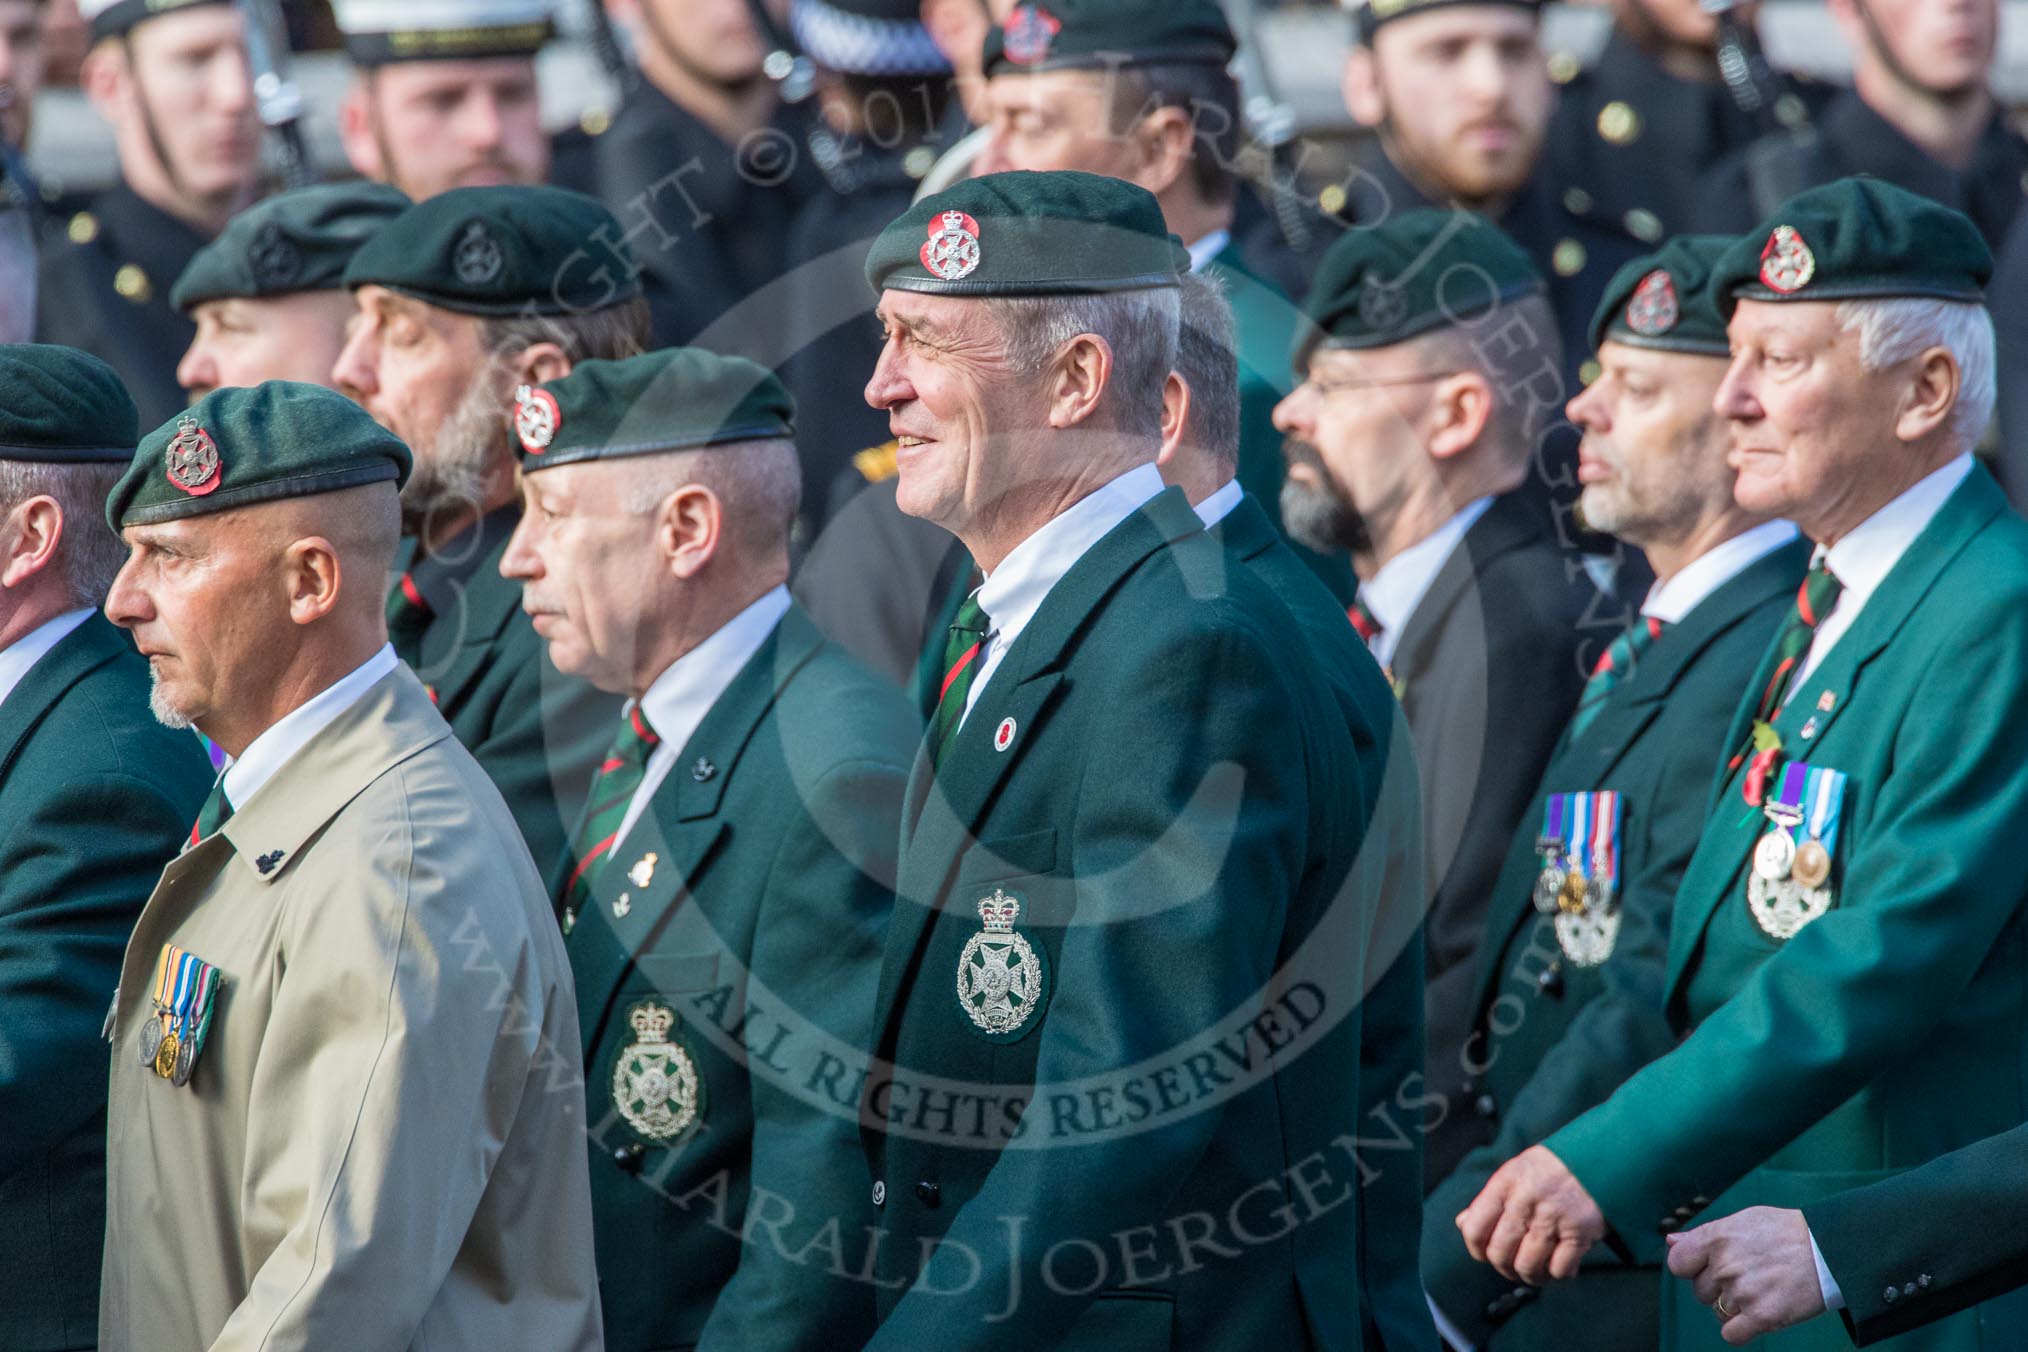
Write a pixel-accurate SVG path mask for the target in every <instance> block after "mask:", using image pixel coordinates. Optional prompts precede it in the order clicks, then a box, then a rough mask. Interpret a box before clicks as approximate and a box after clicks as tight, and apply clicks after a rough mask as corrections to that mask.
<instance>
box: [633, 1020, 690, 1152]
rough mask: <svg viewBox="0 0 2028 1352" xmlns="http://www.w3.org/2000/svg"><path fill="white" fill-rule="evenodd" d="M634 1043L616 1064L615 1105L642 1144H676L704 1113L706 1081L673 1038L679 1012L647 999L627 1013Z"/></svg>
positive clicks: (685, 1049)
mask: <svg viewBox="0 0 2028 1352" xmlns="http://www.w3.org/2000/svg"><path fill="white" fill-rule="evenodd" d="M627 1022H628V1024H630V1025H631V1026H632V1027H633V1030H634V1041H633V1042H631V1043H629V1044H628V1045H627V1046H625V1047H622V1048H621V1049H620V1054H619V1058H618V1060H617V1061H615V1062H614V1064H613V1085H612V1095H613V1107H614V1108H615V1109H616V1110H617V1111H618V1112H619V1114H620V1118H621V1120H622V1121H624V1122H625V1123H626V1124H627V1125H628V1126H629V1127H632V1128H633V1129H634V1131H635V1132H637V1133H638V1134H639V1135H640V1136H641V1137H642V1138H643V1139H644V1140H647V1141H651V1142H653V1143H655V1144H656V1145H662V1144H665V1143H667V1142H669V1141H673V1140H675V1139H676V1138H677V1137H678V1136H681V1135H682V1134H683V1133H684V1132H685V1131H687V1130H689V1129H690V1127H691V1126H692V1124H694V1123H695V1122H697V1121H698V1119H699V1118H700V1117H701V1116H702V1115H703V1112H704V1082H703V1080H702V1079H701V1078H700V1077H699V1075H698V1073H697V1062H696V1061H695V1060H694V1059H692V1057H691V1055H690V1052H689V1050H688V1049H687V1048H685V1047H684V1045H683V1044H682V1043H681V1042H678V1041H677V1040H676V1039H675V1037H674V1032H675V1027H676V1011H675V1010H673V1009H671V1008H669V1006H667V1005H665V1004H663V1003H661V1002H660V1001H657V1000H644V1001H642V1002H641V1003H640V1004H638V1005H635V1006H634V1007H633V1009H632V1010H630V1011H628V1014H627Z"/></svg>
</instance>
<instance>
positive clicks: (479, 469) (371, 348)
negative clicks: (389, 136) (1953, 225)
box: [331, 187, 647, 868]
mask: <svg viewBox="0 0 2028 1352" xmlns="http://www.w3.org/2000/svg"><path fill="white" fill-rule="evenodd" d="M345 285H346V286H347V287H348V288H349V289H350V290H351V291H352V293H353V296H354V299H355V302H356V304H357V306H358V312H357V314H355V315H354V316H353V319H352V323H351V330H350V333H349V335H348V337H347V339H346V342H345V346H344V348H343V350H342V351H340V352H339V354H338V361H337V364H336V365H335V366H334V367H333V368H332V371H331V379H332V381H333V383H335V384H336V385H337V386H338V388H339V389H341V390H343V391H344V392H345V393H347V394H349V395H351V396H352V397H353V398H354V399H355V400H357V401H358V402H359V403H360V404H361V405H362V406H364V407H365V409H366V411H367V412H369V413H371V414H372V415H373V416H374V417H375V418H376V419H378V420H379V421H380V423H381V425H382V426H384V427H386V428H387V429H388V430H390V431H392V432H394V433H395V434H396V435H397V436H399V437H401V438H402V439H403V440H404V441H405V442H407V443H408V444H409V445H410V447H412V448H413V450H414V452H415V460H416V467H415V473H414V476H413V477H412V478H410V480H409V481H408V486H407V487H406V488H404V489H403V490H402V530H403V533H404V534H406V535H408V536H409V537H411V539H412V540H413V541H414V544H413V547H412V551H411V552H410V553H409V555H408V557H407V559H406V560H405V562H404V563H403V571H402V572H401V575H400V576H399V577H398V578H397V579H396V581H395V584H394V586H393V588H392V589H391V590H390V591H389V593H388V598H387V614H388V628H389V637H390V638H391V639H392V641H393V643H394V650H395V653H396V655H397V656H399V657H400V658H401V659H402V660H403V661H405V662H407V663H408V664H409V665H410V666H411V667H413V668H414V669H415V671H416V673H417V675H419V676H421V677H422V680H423V682H424V684H425V686H426V687H427V688H428V689H429V691H430V695H431V698H433V699H434V700H436V702H437V707H438V709H439V710H440V711H441V712H442V714H443V716H444V717H445V718H446V719H447V720H449V722H450V725H451V730H452V731H454V732H456V733H457V734H458V738H459V740H460V741H462V742H463V743H464V744H465V745H466V746H467V747H468V748H470V750H471V752H472V755H473V756H474V758H476V759H477V760H478V762H479V764H480V766H481V767H483V768H484V769H485V770H486V772H487V773H488V774H489V775H491V776H492V777H493V782H494V783H495V784H497V785H498V786H499V788H500V792H501V794H502V796H503V797H505V798H506V800H507V806H508V808H509V809H510V810H511V811H512V812H513V813H514V819H515V821H516V822H518V823H519V824H520V826H521V830H522V835H523V837H524V838H525V839H526V840H527V841H528V848H529V851H530V852H531V853H532V854H533V855H534V856H535V857H536V858H537V859H538V860H540V861H542V864H543V866H544V867H545V868H546V867H547V866H548V865H549V863H550V862H551V861H552V860H554V859H556V858H557V856H558V855H559V854H560V852H561V851H562V849H563V845H564V841H565V839H566V830H567V828H568V826H569V824H570V821H571V818H572V815H573V814H575V812H576V811H577V808H578V805H579V804H581V803H583V802H584V797H585V793H586V790H587V788H588V786H589V784H590V777H591V772H592V770H593V768H594V767H595V766H596V765H597V763H598V755H599V752H600V751H601V750H603V749H604V747H605V744H606V739H607V738H608V737H609V736H610V735H611V728H612V717H613V712H614V709H615V708H616V707H617V705H616V702H615V701H613V700H611V699H610V698H608V697H607V696H605V695H602V694H600V693H599V692H597V691H596V690H594V689H592V687H590V686H588V685H586V684H585V683H584V682H582V681H579V680H575V679H573V678H570V677H567V676H564V675H562V674H560V673H559V672H558V671H557V670H556V669H555V668H554V667H553V666H551V665H550V664H549V660H548V658H547V657H545V656H544V655H543V652H542V643H541V640H540V639H538V638H537V637H536V634H535V630H534V629H533V628H531V627H530V625H529V623H528V617H527V616H526V615H524V614H522V613H521V588H520V587H519V586H518V585H517V584H516V583H514V582H511V581H509V580H508V579H506V578H503V577H502V576H500V555H501V554H502V553H503V552H504V551H505V550H506V548H507V539H508V537H509V536H510V535H512V534H513V532H514V525H515V523H516V522H517V521H518V520H519V519H520V515H521V500H520V488H519V485H518V484H517V482H516V479H515V461H514V433H513V430H512V426H511V411H512V409H513V407H514V392H515V390H516V389H517V388H518V387H520V386H522V385H530V384H534V383H535V382H537V381H541V380H546V379H551V378H554V377H556V376H561V375H565V374H568V373H569V371H570V368H571V367H572V366H573V365H575V364H576V363H578V362H580V361H583V360H585V359H586V358H589V357H605V358H617V357H625V356H630V355H632V354H634V353H636V352H638V351H640V348H641V344H642V343H643V341H645V339H646V336H647V306H646V305H645V303H644V302H643V301H642V300H641V293H640V287H639V286H638V285H637V284H636V283H635V282H634V280H633V265H632V263H631V261H630V259H629V257H628V255H627V252H626V245H625V244H624V243H623V242H622V241H621V232H620V228H619V223H618V222H617V221H615V220H614V219H613V216H612V213H610V212H608V211H607V210H606V209H605V208H604V207H602V206H600V205H599V204H598V203H597V202H594V201H592V200H591V199H590V198H588V197H583V196H580V195H579V194H577V193H573V192H566V191H564V190H563V189H561V188H541V187H538V188H453V189H451V190H450V191H449V192H445V193H441V194H439V195H437V196H436V197H433V198H430V199H429V200H428V201H424V202H418V203H416V204H415V205H414V206H412V207H410V208H409V209H408V210H407V211H405V212H403V213H402V214H401V215H400V216H397V217H396V218H395V219H394V220H393V221H391V222H390V223H388V224H387V225H386V226H384V227H382V228H381V230H380V231H379V232H378V233H377V234H375V235H374V237H373V238H372V239H371V240H369V241H368V242H367V243H366V244H365V245H364V246H363V247H362V248H361V249H360V250H359V251H358V252H357V253H356V254H354V255H353V258H352V262H351V264H350V265H349V266H348V267H347V268H346V271H345Z"/></svg>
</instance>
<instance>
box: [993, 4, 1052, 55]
mask: <svg viewBox="0 0 2028 1352" xmlns="http://www.w3.org/2000/svg"><path fill="white" fill-rule="evenodd" d="M1062 31H1063V21H1062V20H1061V19H1058V18H1057V17H1056V16H1055V15H1054V14H1051V13H1050V12H1049V11H1048V10H1046V9H1044V8H1042V6H1040V5H1022V6H1021V7H1019V8H1018V9H1016V10H1015V11H1014V12H1013V13H1012V14H1009V15H1008V16H1007V27H1006V30H1005V32H1003V33H1002V35H1001V49H1002V50H1003V51H1005V52H1006V53H1007V59H1008V60H1009V61H1012V62H1013V63H1014V64H1015V65H1017V66H1032V65H1034V64H1035V63H1036V62H1038V61H1043V60H1046V59H1048V56H1049V49H1050V47H1051V45H1052V44H1054V43H1055V41H1056V35H1057V34H1058V33H1061V32H1062Z"/></svg>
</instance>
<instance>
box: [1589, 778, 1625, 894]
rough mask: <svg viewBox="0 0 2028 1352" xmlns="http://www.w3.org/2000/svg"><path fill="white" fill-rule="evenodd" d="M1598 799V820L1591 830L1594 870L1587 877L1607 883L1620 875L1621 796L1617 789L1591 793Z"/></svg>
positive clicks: (1591, 851) (1591, 856)
mask: <svg viewBox="0 0 2028 1352" xmlns="http://www.w3.org/2000/svg"><path fill="white" fill-rule="evenodd" d="M1590 796H1591V797H1592V798H1594V799H1596V800H1597V804H1598V806H1597V808H1596V810H1595V812H1596V820H1595V822H1594V824H1593V826H1592V831H1591V849H1590V851H1589V857H1590V860H1591V865H1592V871H1591V872H1590V873H1587V874H1586V875H1585V877H1586V878H1588V879H1590V878H1597V879H1602V880H1604V881H1606V882H1607V883H1610V882H1612V880H1614V879H1616V878H1617V877H1619V867H1620V796H1619V794H1618V793H1617V792H1616V791H1612V790H1608V791H1606V792H1603V793H1597V794H1592V795H1590Z"/></svg>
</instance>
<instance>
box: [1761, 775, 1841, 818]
mask: <svg viewBox="0 0 2028 1352" xmlns="http://www.w3.org/2000/svg"><path fill="white" fill-rule="evenodd" d="M1831 773H1833V774H1836V773H1837V771H1835V770H1834V771H1832V772H1831ZM1809 780H1810V767H1809V766H1808V765H1806V764H1804V763H1803V762H1802V761H1790V762H1789V763H1788V764H1786V765H1784V766H1782V776H1781V784H1780V786H1779V787H1778V788H1776V790H1775V794H1774V801H1773V802H1772V803H1770V804H1769V805H1768V806H1769V808H1770V813H1769V815H1770V816H1772V815H1773V813H1772V809H1774V808H1782V809H1785V810H1786V811H1787V812H1789V813H1790V814H1792V815H1793V816H1794V817H1795V819H1796V820H1797V821H1798V822H1800V821H1801V820H1802V817H1803V803H1804V793H1805V791H1806V789H1805V786H1806V785H1807V784H1808V783H1809Z"/></svg>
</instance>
